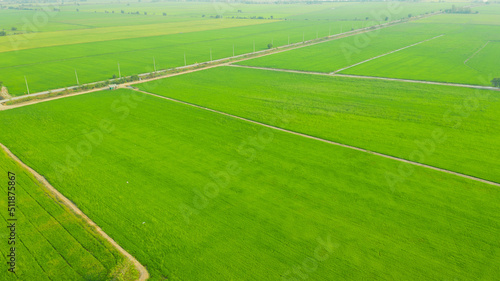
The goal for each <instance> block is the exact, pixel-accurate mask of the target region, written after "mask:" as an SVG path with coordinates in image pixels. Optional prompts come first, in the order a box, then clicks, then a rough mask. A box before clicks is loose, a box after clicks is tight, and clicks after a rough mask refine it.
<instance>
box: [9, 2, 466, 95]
mask: <svg viewBox="0 0 500 281" xmlns="http://www.w3.org/2000/svg"><path fill="white" fill-rule="evenodd" d="M459 5H460V4H459ZM17 6H18V5H13V4H6V6H5V7H12V8H15V7H17ZM448 6H449V4H448V3H424V4H422V3H400V2H391V3H363V4H362V5H361V4H359V3H323V4H290V5H288V4H287V5H282V4H280V5H277V4H239V3H222V2H221V3H218V2H217V3H215V2H214V3H206V2H204V3H195V2H192V3H191V2H182V3H176V2H158V3H149V2H148V3H111V2H109V3H101V4H98V3H95V2H87V3H76V4H74V3H65V4H64V5H60V6H54V5H53V4H51V3H44V4H39V5H38V4H36V5H35V4H26V5H23V6H19V7H21V8H23V9H39V10H38V11H35V10H15V9H0V29H3V30H5V31H6V32H7V35H8V36H1V37H0V61H1V62H2V64H1V65H0V81H2V82H3V84H4V85H5V86H6V87H7V88H8V90H9V92H10V94H11V95H13V96H18V95H22V94H25V93H27V89H26V86H25V79H24V77H25V76H26V78H27V80H28V84H29V87H30V92H32V93H33V92H39V91H44V90H49V89H55V88H61V87H69V86H74V85H76V84H77V81H76V80H77V79H76V75H75V71H76V73H77V74H78V80H79V82H80V83H88V82H96V81H101V80H105V79H109V78H111V77H113V75H117V76H119V73H118V63H120V66H121V74H123V75H132V74H139V73H144V72H150V71H152V70H153V69H154V67H153V57H154V59H155V61H156V62H157V69H167V68H171V67H177V66H182V65H184V53H186V63H188V64H191V63H196V62H206V61H209V60H210V50H211V51H212V59H218V58H224V57H229V56H232V54H233V45H234V54H236V55H237V54H243V53H249V52H252V51H253V50H254V48H253V44H254V42H255V50H256V51H258V50H263V49H266V48H267V46H268V44H270V43H271V44H272V45H273V46H274V47H276V46H282V45H285V44H288V43H289V42H290V43H295V42H301V41H303V40H310V39H314V38H317V37H324V36H328V35H333V34H337V33H340V32H341V31H342V32H345V31H348V30H353V29H359V28H363V27H367V26H371V25H374V24H377V23H381V22H385V21H387V22H388V21H391V20H394V19H399V18H406V17H408V16H412V15H419V14H424V13H428V12H432V11H437V10H438V9H441V8H443V7H448ZM42 8H43V9H48V11H45V12H44V11H40V9H42ZM54 9H55V10H54ZM77 9H78V11H77ZM122 11H123V13H122ZM347 11H349V12H347ZM137 12H138V13H139V14H132V13H137ZM163 13H166V16H164V15H163ZM216 17H220V18H216ZM238 18H240V19H238ZM276 20H280V22H275V21H276ZM13 29H15V30H13ZM15 33H23V34H17V35H14V34H15ZM25 33H26V34H25ZM405 35H406V34H405ZM399 36H400V37H399V38H407V37H408V36H401V34H399ZM422 37H424V36H422ZM394 38H396V37H394ZM394 38H393V39H394ZM418 38H420V37H419V36H418V35H415V37H414V38H407V39H408V42H412V43H414V40H413V39H418ZM404 41H406V39H405V40H404ZM362 44H364V42H362ZM384 50H385V49H384ZM335 53H339V51H336V52H335ZM374 53H376V51H375V52H374ZM367 54H368V55H369V54H371V52H368V53H367ZM336 55H337V56H335V57H334V58H333V60H334V61H335V63H338V62H337V58H338V57H340V63H341V62H342V57H343V56H344V55H343V54H336ZM305 58H306V59H309V57H307V56H306V57H305ZM293 59H295V58H293ZM320 60H323V57H321V58H320ZM331 60H332V59H330V60H327V61H331ZM89 61H91V62H92V63H89ZM308 63H311V62H308ZM313 64H314V62H313ZM323 64H325V63H323ZM329 66H330V64H328V66H327V67H329ZM314 67H317V66H316V65H314Z"/></svg>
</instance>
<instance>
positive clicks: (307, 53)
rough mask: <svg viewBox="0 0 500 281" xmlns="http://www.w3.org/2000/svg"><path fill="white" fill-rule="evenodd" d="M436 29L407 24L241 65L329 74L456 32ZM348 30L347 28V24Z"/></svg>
mask: <svg viewBox="0 0 500 281" xmlns="http://www.w3.org/2000/svg"><path fill="white" fill-rule="evenodd" d="M347 26H348V25H347ZM436 27H437V26H435V25H419V24H414V23H405V24H400V25H396V26H390V27H386V28H383V29H381V30H375V31H370V32H367V33H363V34H359V35H354V36H350V37H347V38H342V39H339V40H333V41H329V42H324V43H320V44H316V45H314V46H308V47H303V48H299V49H295V50H291V51H286V52H282V53H278V54H273V55H269V56H265V57H260V58H256V59H252V60H247V61H243V62H241V63H239V64H241V65H249V66H261V67H270V68H281V69H294V70H304V71H316V72H325V73H328V72H333V71H336V70H339V69H341V68H344V67H347V66H350V65H353V64H355V63H359V62H362V61H364V60H367V59H370V58H373V57H375V56H379V55H383V54H385V53H388V52H391V51H394V50H397V49H399V48H403V47H406V46H408V45H412V44H415V43H418V42H421V41H423V40H427V39H431V38H433V37H435V36H438V35H441V34H443V33H444V32H446V31H449V30H453V29H454V27H453V26H445V27H444V28H436ZM344 28H346V26H345V25H344ZM349 29H350V28H349ZM408 34H411V36H408Z"/></svg>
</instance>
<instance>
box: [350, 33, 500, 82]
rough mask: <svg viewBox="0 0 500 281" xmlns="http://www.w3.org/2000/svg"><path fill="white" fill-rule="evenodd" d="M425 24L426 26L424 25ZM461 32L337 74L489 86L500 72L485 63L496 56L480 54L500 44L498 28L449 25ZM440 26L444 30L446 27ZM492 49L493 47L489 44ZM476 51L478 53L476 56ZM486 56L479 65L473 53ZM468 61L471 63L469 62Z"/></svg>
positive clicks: (491, 53)
mask: <svg viewBox="0 0 500 281" xmlns="http://www.w3.org/2000/svg"><path fill="white" fill-rule="evenodd" d="M423 25H425V24H423ZM449 25H450V26H460V29H458V30H455V31H451V32H447V33H446V34H445V35H444V36H442V37H440V38H437V39H435V40H432V41H428V42H424V43H422V44H420V45H418V46H414V47H412V48H408V49H405V50H402V51H400V52H397V53H393V54H390V55H387V56H385V57H382V58H378V59H375V60H372V61H369V62H366V63H363V64H361V65H358V66H355V67H353V68H350V69H347V70H344V71H342V72H340V73H345V74H355V75H366V76H378V77H391V78H404V79H414V80H425V81H439V82H452V83H461V84H474V85H491V83H490V80H491V78H494V77H498V76H500V69H498V68H495V67H492V65H491V63H488V60H492V61H495V60H496V58H497V57H498V56H497V53H493V52H488V50H486V52H485V53H483V54H482V55H481V53H482V50H481V49H482V48H483V47H484V46H485V44H486V43H488V42H489V41H499V40H500V34H498V32H496V30H498V26H497V25H484V24H462V25H457V24H449ZM441 26H443V27H446V24H442V25H441ZM492 46H493V47H494V44H492ZM477 52H479V53H477ZM476 53H477V55H481V56H483V57H487V59H486V60H485V59H483V60H482V62H485V63H486V64H485V65H484V66H483V65H482V64H479V62H480V61H477V60H476V61H475V63H474V64H473V65H474V67H472V65H471V64H470V63H472V62H473V61H474V60H475V54H476ZM469 61H470V63H469Z"/></svg>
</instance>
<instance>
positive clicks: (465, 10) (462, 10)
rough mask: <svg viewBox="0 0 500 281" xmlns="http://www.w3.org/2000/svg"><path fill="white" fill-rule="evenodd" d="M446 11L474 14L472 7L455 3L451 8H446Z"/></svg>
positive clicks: (449, 12)
mask: <svg viewBox="0 0 500 281" xmlns="http://www.w3.org/2000/svg"><path fill="white" fill-rule="evenodd" d="M444 12H445V13H448V14H472V10H471V9H470V7H457V6H455V5H453V6H451V9H446V10H444ZM476 13H477V12H476Z"/></svg>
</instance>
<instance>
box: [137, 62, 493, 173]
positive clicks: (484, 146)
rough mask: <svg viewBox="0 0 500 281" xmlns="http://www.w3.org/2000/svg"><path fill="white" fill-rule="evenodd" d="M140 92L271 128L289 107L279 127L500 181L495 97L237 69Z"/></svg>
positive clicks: (194, 75) (400, 84) (470, 91)
mask: <svg viewBox="0 0 500 281" xmlns="http://www.w3.org/2000/svg"><path fill="white" fill-rule="evenodd" d="M276 81H279V83H276ZM360 84H361V85H362V89H363V91H359V87H360ZM138 87H139V89H142V90H145V91H149V92H153V93H156V94H160V95H163V96H167V97H171V98H174V99H178V100H182V101H186V102H189V103H193V104H197V105H201V106H205V107H208V108H213V109H217V110H220V111H223V112H227V113H231V114H235V115H237V116H242V117H245V118H249V119H252V120H256V121H260V122H264V123H268V124H269V123H270V120H272V119H273V114H274V112H275V110H278V109H279V108H280V107H283V106H286V108H287V110H288V112H289V114H290V115H293V116H294V118H293V119H292V120H290V122H289V123H288V124H286V125H285V126H284V128H287V129H290V130H293V131H296V132H301V133H306V134H309V135H312V136H316V137H320V138H324V139H328V140H332V141H336V142H340V143H344V144H348V145H353V146H356V147H361V148H365V149H369V150H372V151H376V152H381V153H384V154H388V155H392V156H396V157H400V158H405V159H409V160H412V161H417V162H421V163H425V164H429V165H432V166H436V167H440V168H444V169H448V170H452V171H457V172H461V173H464V174H468V175H473V176H477V177H481V178H484V179H490V180H493V181H496V182H499V181H500V177H499V176H500V166H499V164H498V161H497V159H498V158H499V157H500V154H498V152H497V151H496V150H492V149H491V148H492V147H494V146H495V144H496V143H499V142H500V134H499V133H498V132H500V126H499V124H500V116H499V115H498V112H499V110H500V96H499V95H498V94H496V93H494V92H492V91H488V90H475V89H468V88H460V87H449V86H433V85H420V84H409V83H403V82H390V81H376V80H367V79H363V80H360V79H355V78H343V77H327V76H319V75H309V74H295V73H284V72H277V71H267V70H256V69H246V68H236V67H219V68H216V69H210V70H206V71H202V72H196V73H190V74H186V75H181V76H176V77H171V78H169V79H164V80H161V82H158V81H153V82H150V83H146V84H139V85H138ZM402 128H404V129H402ZM435 132H440V133H439V134H440V135H441V136H440V137H438V138H435V137H434V134H435ZM471 143H474V144H475V145H473V146H471V145H470V144H471ZM484 167H488V169H484Z"/></svg>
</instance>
